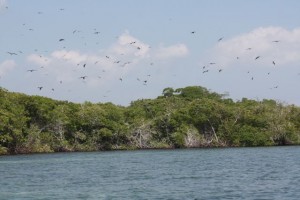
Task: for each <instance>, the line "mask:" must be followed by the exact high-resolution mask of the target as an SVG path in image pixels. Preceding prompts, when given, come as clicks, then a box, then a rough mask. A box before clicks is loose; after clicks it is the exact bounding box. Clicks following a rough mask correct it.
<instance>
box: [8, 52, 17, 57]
mask: <svg viewBox="0 0 300 200" xmlns="http://www.w3.org/2000/svg"><path fill="white" fill-rule="evenodd" d="M6 53H8V54H9V55H11V56H12V55H16V56H17V55H18V54H16V53H14V52H9V51H8V52H6Z"/></svg>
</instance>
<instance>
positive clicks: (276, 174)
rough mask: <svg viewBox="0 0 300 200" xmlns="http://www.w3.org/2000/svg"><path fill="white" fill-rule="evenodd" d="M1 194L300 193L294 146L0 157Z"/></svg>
mask: <svg viewBox="0 0 300 200" xmlns="http://www.w3.org/2000/svg"><path fill="white" fill-rule="evenodd" d="M0 199H1V200H2V199H17V200H18V199H30V200H34V199H45V200H46V199H72V200H73V199H172V200H173V199H180V200H182V199H214V200H215V199H272V200H273V199H280V200H282V199H295V200H296V199H297V200H298V199H300V147H269V148H226V149H189V150H145V151H114V152H92V153H57V154H35V155H20V156H3V157H0Z"/></svg>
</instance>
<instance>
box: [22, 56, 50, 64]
mask: <svg viewBox="0 0 300 200" xmlns="http://www.w3.org/2000/svg"><path fill="white" fill-rule="evenodd" d="M27 60H28V61H29V62H32V63H34V64H37V65H41V66H47V65H48V64H49V63H50V59H49V58H47V57H45V56H41V55H37V54H31V55H29V56H28V57H27Z"/></svg>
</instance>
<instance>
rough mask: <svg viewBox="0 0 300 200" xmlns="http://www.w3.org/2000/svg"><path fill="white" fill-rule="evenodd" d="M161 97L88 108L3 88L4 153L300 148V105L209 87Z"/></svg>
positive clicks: (168, 91) (0, 134)
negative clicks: (227, 95) (234, 95)
mask: <svg viewBox="0 0 300 200" xmlns="http://www.w3.org/2000/svg"><path fill="white" fill-rule="evenodd" d="M162 94H163V95H162V96H159V97H158V98H157V99H142V100H137V101H134V102H132V103H131V104H130V106H128V107H122V106H116V105H114V104H112V103H105V104H102V103H97V104H94V103H90V102H85V103H82V104H76V103H71V102H67V101H56V100H52V99H49V98H45V97H40V96H27V95H25V94H20V93H12V92H8V91H7V90H5V89H3V88H0V154H17V153H32V152H57V151H95V150H110V149H137V148H188V147H207V146H209V147H212V146H269V145H288V144H300V108H299V107H297V106H295V105H283V104H281V103H278V102H276V101H274V100H266V99H264V100H263V101H255V100H250V99H246V98H243V99H242V100H241V101H238V102H234V101H233V100H232V99H228V98H227V99H225V98H224V95H220V94H217V93H214V92H210V91H209V90H207V89H206V88H204V87H201V86H189V87H185V88H179V89H173V88H170V87H168V88H165V89H164V90H163V92H162Z"/></svg>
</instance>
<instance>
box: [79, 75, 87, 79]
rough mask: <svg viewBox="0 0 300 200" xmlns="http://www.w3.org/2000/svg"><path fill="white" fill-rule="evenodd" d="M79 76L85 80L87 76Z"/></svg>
mask: <svg viewBox="0 0 300 200" xmlns="http://www.w3.org/2000/svg"><path fill="white" fill-rule="evenodd" d="M79 78H81V79H82V80H85V79H86V78H87V76H80V77H79Z"/></svg>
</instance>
